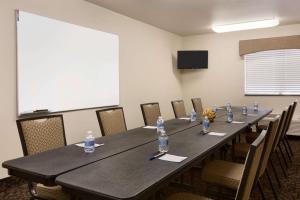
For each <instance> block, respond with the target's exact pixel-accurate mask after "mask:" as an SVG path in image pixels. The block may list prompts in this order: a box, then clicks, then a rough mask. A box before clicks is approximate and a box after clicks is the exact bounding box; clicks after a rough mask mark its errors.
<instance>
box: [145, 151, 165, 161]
mask: <svg viewBox="0 0 300 200" xmlns="http://www.w3.org/2000/svg"><path fill="white" fill-rule="evenodd" d="M165 154H166V153H165V152H161V153H158V154H156V155H154V156H152V157H151V158H149V160H154V159H155V158H158V157H160V156H163V155H165Z"/></svg>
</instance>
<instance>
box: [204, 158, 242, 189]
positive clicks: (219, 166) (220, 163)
mask: <svg viewBox="0 0 300 200" xmlns="http://www.w3.org/2000/svg"><path fill="white" fill-rule="evenodd" d="M243 171H244V165H243V164H239V163H234V162H229V161H224V160H213V161H211V162H209V163H208V164H207V165H205V167H204V168H203V171H202V180H204V181H206V182H208V183H213V184H217V185H221V186H224V187H227V188H231V189H234V190H237V189H238V186H239V184H240V181H241V179H242V175H243Z"/></svg>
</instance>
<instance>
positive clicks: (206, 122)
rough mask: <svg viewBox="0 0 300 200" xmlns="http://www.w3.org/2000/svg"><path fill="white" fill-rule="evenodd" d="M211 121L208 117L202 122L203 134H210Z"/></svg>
mask: <svg viewBox="0 0 300 200" xmlns="http://www.w3.org/2000/svg"><path fill="white" fill-rule="evenodd" d="M209 125H210V122H209V119H208V117H207V116H205V117H204V119H203V121H202V131H203V133H208V132H209Z"/></svg>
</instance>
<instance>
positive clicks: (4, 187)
mask: <svg viewBox="0 0 300 200" xmlns="http://www.w3.org/2000/svg"><path fill="white" fill-rule="evenodd" d="M290 143H291V145H292V148H293V151H294V154H295V155H294V157H293V163H290V164H289V168H288V171H287V172H288V179H285V178H284V176H283V174H282V172H281V171H280V168H279V167H278V164H276V163H275V165H276V166H277V167H278V170H277V171H278V172H279V176H280V180H281V183H282V187H281V188H279V187H278V185H277V184H276V182H275V177H274V175H273V174H272V173H271V176H272V180H274V181H273V182H274V183H275V184H274V185H275V188H276V190H277V193H278V195H279V198H280V199H282V200H296V199H298V200H299V199H300V139H299V138H291V139H290ZM274 161H275V162H276V159H274ZM195 176H196V177H200V174H199V173H198V174H197V172H196V175H195ZM187 179H188V180H189V177H187ZM197 180H198V181H197ZM262 184H263V188H264V193H265V196H266V199H268V200H269V199H274V197H273V194H272V192H271V189H270V187H269V184H268V182H267V178H266V177H263V180H262ZM195 185H198V190H197V191H200V192H201V193H203V192H204V191H205V195H206V196H209V197H213V198H214V199H232V197H233V192H231V191H226V190H225V191H224V190H221V192H222V197H218V195H216V194H220V188H214V187H208V188H207V187H206V185H205V184H204V183H201V182H200V179H197V178H196V179H195ZM206 188H207V189H206ZM181 190H189V189H188V188H184V189H182V187H180V188H179V187H178V185H176V184H175V186H174V185H172V186H171V187H168V188H167V189H166V190H165V191H163V195H162V196H167V195H169V194H170V193H172V192H174V191H181ZM224 196H226V198H224ZM29 198H30V195H29V193H28V188H27V184H26V182H25V181H23V180H20V179H18V178H14V177H11V178H7V179H4V180H0V200H22V199H29ZM258 199H261V196H260V194H259V191H258V189H257V188H256V189H254V191H253V192H252V195H251V200H258Z"/></svg>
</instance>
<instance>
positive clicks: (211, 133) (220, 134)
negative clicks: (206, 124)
mask: <svg viewBox="0 0 300 200" xmlns="http://www.w3.org/2000/svg"><path fill="white" fill-rule="evenodd" d="M208 135H213V136H225V135H226V133H218V132H209V133H208Z"/></svg>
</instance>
